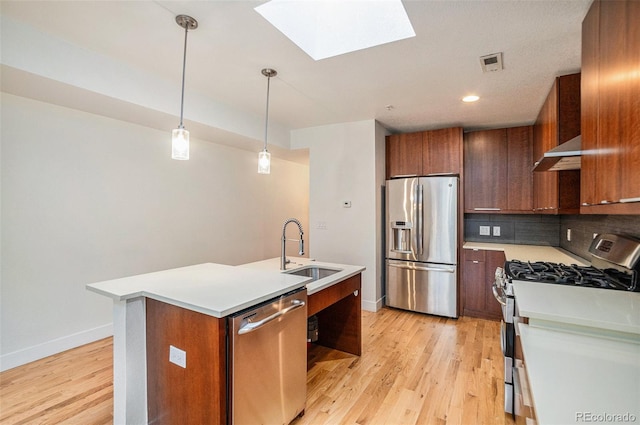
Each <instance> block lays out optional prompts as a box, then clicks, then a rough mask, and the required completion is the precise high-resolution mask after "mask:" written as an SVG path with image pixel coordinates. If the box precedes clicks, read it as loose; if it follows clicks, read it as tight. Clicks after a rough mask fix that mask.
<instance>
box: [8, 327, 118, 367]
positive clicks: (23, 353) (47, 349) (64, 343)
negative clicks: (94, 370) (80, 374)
mask: <svg viewBox="0 0 640 425" xmlns="http://www.w3.org/2000/svg"><path fill="white" fill-rule="evenodd" d="M111 335H113V324H112V323H109V324H106V325H103V326H99V327H97V328H93V329H87V330H86V331H82V332H78V333H75V334H72V335H67V336H63V337H60V338H56V339H53V340H51V341H47V342H43V343H42V344H38V345H34V346H32V347H28V348H23V349H22V350H18V351H14V352H11V353H7V354H3V355H2V356H0V372H4V371H5V370H9V369H13V368H14V367H18V366H22V365H24V364H27V363H31V362H33V361H36V360H40V359H43V358H45V357H48V356H52V355H54V354H58V353H61V352H63V351H66V350H69V349H71V348H76V347H79V346H81V345H85V344H88V343H90V342H94V341H98V340H100V339H103V338H106V337H108V336H111Z"/></svg>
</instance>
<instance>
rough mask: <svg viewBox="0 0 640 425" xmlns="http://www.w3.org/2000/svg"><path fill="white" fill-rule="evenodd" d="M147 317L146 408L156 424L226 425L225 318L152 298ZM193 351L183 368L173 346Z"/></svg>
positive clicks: (149, 300)
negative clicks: (173, 359) (171, 355)
mask: <svg viewBox="0 0 640 425" xmlns="http://www.w3.org/2000/svg"><path fill="white" fill-rule="evenodd" d="M146 314H147V335H146V338H147V409H148V412H149V413H148V414H149V420H148V422H149V423H154V424H187V423H198V424H204V423H207V424H225V423H226V420H227V419H226V412H227V410H226V406H227V397H226V394H227V387H226V382H227V381H226V379H227V371H226V364H227V363H226V343H225V338H226V335H225V333H226V319H218V318H215V317H212V316H208V315H206V314H202V313H197V312H195V311H191V310H187V309H184V308H180V307H176V306H174V305H171V304H166V303H163V302H160V301H156V300H153V299H150V298H147V300H146ZM170 345H173V346H174V347H177V348H179V349H181V350H183V351H186V352H187V353H188V358H187V364H188V366H189V367H187V368H182V367H180V366H177V365H175V364H173V363H170V362H169V346H170Z"/></svg>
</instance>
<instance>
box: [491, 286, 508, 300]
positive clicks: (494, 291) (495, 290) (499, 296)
mask: <svg viewBox="0 0 640 425" xmlns="http://www.w3.org/2000/svg"><path fill="white" fill-rule="evenodd" d="M491 290H492V291H493V297H494V298H495V299H496V300H497V301H498V302H499V303H500V304H502V305H504V306H506V305H507V300H506V298H507V297H505V296H504V291H503V294H502V296H501V295H500V294H499V293H498V285H496V283H495V282H493V285H492V286H491Z"/></svg>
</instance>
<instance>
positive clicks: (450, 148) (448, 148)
mask: <svg viewBox="0 0 640 425" xmlns="http://www.w3.org/2000/svg"><path fill="white" fill-rule="evenodd" d="M386 161H387V179H390V178H394V177H401V176H427V175H430V174H461V173H462V128H461V127H455V128H444V129H440V130H429V131H421V132H416V133H407V134H395V135H392V136H387V139H386Z"/></svg>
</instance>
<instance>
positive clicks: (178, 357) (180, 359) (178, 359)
mask: <svg viewBox="0 0 640 425" xmlns="http://www.w3.org/2000/svg"><path fill="white" fill-rule="evenodd" d="M169 361H170V362H171V363H173V364H176V365H178V366H180V367H183V368H185V369H186V368H187V352H186V351H184V350H181V349H179V348H176V347H174V346H173V345H170V346H169Z"/></svg>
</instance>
